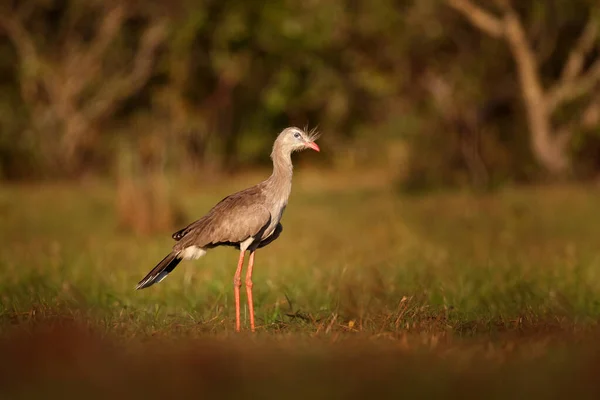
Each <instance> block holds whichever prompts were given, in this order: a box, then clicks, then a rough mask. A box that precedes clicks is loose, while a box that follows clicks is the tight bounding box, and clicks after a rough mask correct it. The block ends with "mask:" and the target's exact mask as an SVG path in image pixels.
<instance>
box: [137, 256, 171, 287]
mask: <svg viewBox="0 0 600 400" xmlns="http://www.w3.org/2000/svg"><path fill="white" fill-rule="evenodd" d="M180 262H181V258H178V257H177V255H176V253H170V254H169V255H167V256H166V257H165V258H163V259H162V261H161V262H159V263H158V265H157V266H156V267H154V268H153V269H152V271H150V272H149V273H148V275H146V276H145V277H144V279H142V280H141V281H140V282H139V283H138V284H137V286H136V287H135V288H136V290H139V289H144V288H147V287H150V286H152V285H154V284H155V283H158V282H160V281H162V280H163V279H165V278H166V277H167V275H169V273H170V272H171V271H173V270H174V269H175V267H176V266H177V265H178V264H179V263H180Z"/></svg>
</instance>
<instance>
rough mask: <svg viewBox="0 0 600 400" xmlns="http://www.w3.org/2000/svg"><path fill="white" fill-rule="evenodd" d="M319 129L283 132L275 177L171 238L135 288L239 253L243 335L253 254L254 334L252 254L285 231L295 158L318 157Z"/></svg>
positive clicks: (237, 315) (237, 195) (227, 201)
mask: <svg viewBox="0 0 600 400" xmlns="http://www.w3.org/2000/svg"><path fill="white" fill-rule="evenodd" d="M319 136H320V134H319V133H318V132H317V129H316V128H315V129H312V130H310V131H309V130H308V129H307V128H305V129H300V128H297V127H294V126H292V127H287V128H285V129H283V130H282V131H281V132H280V133H279V134H278V135H277V138H276V139H275V142H274V143H273V148H272V151H271V159H272V161H273V172H272V174H271V175H270V176H269V177H268V178H267V179H265V180H263V181H262V182H260V183H258V184H256V185H254V186H252V187H249V188H247V189H244V190H241V191H239V192H236V193H233V194H231V195H229V196H227V197H225V198H224V199H222V200H221V201H220V202H218V203H217V204H216V205H215V206H213V207H212V208H211V209H210V210H209V211H208V212H207V213H206V214H205V215H204V216H203V217H201V218H200V219H198V220H196V221H194V222H192V223H190V224H189V225H188V226H186V227H185V228H183V229H181V230H178V231H177V232H175V233H173V235H172V236H171V237H172V238H173V239H174V240H175V241H176V243H175V244H174V245H173V248H172V250H171V252H170V253H169V254H167V255H166V256H165V257H164V258H163V259H162V260H161V261H160V262H159V263H158V264H157V265H156V267H154V268H153V269H152V270H151V271H150V272H149V273H148V274H147V275H146V276H145V277H144V278H143V279H142V280H141V281H140V282H139V283H138V284H137V286H136V289H137V290H140V289H144V288H148V287H150V286H152V285H154V284H156V283H159V282H160V281H162V280H163V279H165V278H166V277H167V275H168V274H169V273H171V272H172V271H173V270H174V269H175V267H177V265H178V264H179V263H180V262H181V261H182V260H196V259H199V258H200V257H202V256H204V255H205V254H206V252H207V251H208V250H210V249H213V248H215V247H218V246H230V247H234V248H236V249H237V250H239V252H240V253H239V258H238V263H237V269H236V270H235V274H234V277H233V290H234V299H235V330H236V331H237V332H239V331H240V327H241V324H240V288H241V286H242V279H241V275H242V268H243V264H244V259H245V254H246V252H249V253H250V255H249V257H248V268H247V271H246V280H245V286H246V295H247V302H248V310H249V314H250V329H251V331H252V332H254V331H255V323H254V303H253V298H252V287H253V283H252V270H253V268H254V253H255V252H256V250H257V249H260V248H262V247H265V246H267V245H268V244H270V243H272V242H273V241H274V240H276V239H277V238H278V237H279V236H280V235H281V232H282V231H283V225H282V224H281V218H282V216H283V212H284V211H285V209H286V206H287V203H288V199H289V197H290V193H291V190H292V175H293V165H292V158H291V156H292V153H294V152H297V151H302V150H307V149H312V150H314V151H317V152H320V151H321V150H320V148H319V146H318V145H317V144H316V143H315V142H316V140H317V139H318V137H319Z"/></svg>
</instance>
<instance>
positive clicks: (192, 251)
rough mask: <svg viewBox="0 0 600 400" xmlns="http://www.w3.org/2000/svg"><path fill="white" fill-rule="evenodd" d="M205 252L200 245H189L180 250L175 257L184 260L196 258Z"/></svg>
mask: <svg viewBox="0 0 600 400" xmlns="http://www.w3.org/2000/svg"><path fill="white" fill-rule="evenodd" d="M205 254H206V250H204V249H203V248H202V247H198V246H190V247H186V248H185V249H183V250H181V251H180V252H179V254H178V255H177V257H178V258H181V259H184V260H197V259H199V258H200V257H202V256H203V255H205Z"/></svg>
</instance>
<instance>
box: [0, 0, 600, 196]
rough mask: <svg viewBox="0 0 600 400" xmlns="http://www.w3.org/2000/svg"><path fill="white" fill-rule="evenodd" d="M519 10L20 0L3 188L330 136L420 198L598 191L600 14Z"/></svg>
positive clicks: (255, 151) (2, 107) (354, 2)
mask: <svg viewBox="0 0 600 400" xmlns="http://www.w3.org/2000/svg"><path fill="white" fill-rule="evenodd" d="M513 3H514V4H513V5H510V4H509V3H508V1H502V0H497V1H486V2H481V4H479V5H478V4H477V3H476V2H474V1H473V2H471V1H467V0H447V1H443V0H419V1H410V0H400V1H398V0H396V1H392V0H385V1H379V2H371V1H362V0H351V1H318V0H310V1H305V2H301V3H298V2H293V1H288V0H276V1H272V2H269V4H268V6H267V5H265V4H263V3H262V2H257V1H238V0H228V1H205V0H202V1H182V0H175V1H152V2H136V1H133V2H132V1H118V0H111V1H96V0H91V1H89V0H85V1H84V0H18V1H16V0H7V1H4V2H2V6H1V9H0V178H1V179H4V180H17V181H23V180H39V179H45V180H49V179H65V178H81V177H83V176H89V175H96V176H110V177H119V176H121V177H123V174H126V173H134V171H138V173H139V174H147V173H149V172H148V171H153V173H158V172H161V171H162V172H168V173H170V174H182V173H183V174H188V175H193V174H195V175H197V176H201V175H214V174H221V173H234V172H236V171H239V170H240V169H241V168H245V169H247V168H249V167H253V166H260V165H267V164H268V163H269V159H268V155H269V150H270V146H271V144H272V139H273V138H274V136H275V135H276V134H277V132H279V131H280V130H281V129H282V128H283V127H285V126H288V125H299V126H305V125H309V126H311V127H314V126H317V125H318V127H319V130H320V131H322V132H323V133H324V135H323V138H322V140H321V143H322V144H323V145H324V146H325V147H326V149H327V151H326V152H324V153H323V155H322V157H319V160H318V161H317V162H319V163H321V165H320V167H323V168H324V167H327V168H334V169H339V170H348V171H352V170H353V169H364V168H371V167H380V168H382V169H384V170H386V171H388V172H390V171H391V172H393V173H394V176H395V183H396V184H397V185H398V187H399V188H401V189H405V190H422V189H432V188H439V187H452V186H454V187H456V186H463V187H464V186H471V187H476V188H479V189H489V188H493V187H495V186H497V185H502V184H506V183H513V182H520V183H522V182H539V181H540V180H546V179H548V178H552V179H556V178H560V179H573V180H587V181H593V180H596V181H597V179H598V174H599V171H600V133H599V132H600V130H599V126H600V91H599V90H598V89H599V85H598V82H599V81H600V50H599V43H600V39H599V37H598V36H599V35H598V30H599V24H600V19H599V14H600V6H599V5H598V3H597V2H595V1H592V0H574V1H570V2H564V1H558V0H553V1H545V2H538V1H519V2H517V1H515V2H513ZM311 163H312V161H311Z"/></svg>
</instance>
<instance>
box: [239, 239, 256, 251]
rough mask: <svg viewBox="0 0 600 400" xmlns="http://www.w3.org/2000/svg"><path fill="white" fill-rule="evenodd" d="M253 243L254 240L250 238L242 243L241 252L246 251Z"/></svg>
mask: <svg viewBox="0 0 600 400" xmlns="http://www.w3.org/2000/svg"><path fill="white" fill-rule="evenodd" d="M252 242H254V238H253V237H252V236H250V237H249V238H248V239H246V240H244V241H243V242H241V243H240V250H242V251H246V250H247V249H248V247H249V246H250V245H251V244H252Z"/></svg>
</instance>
